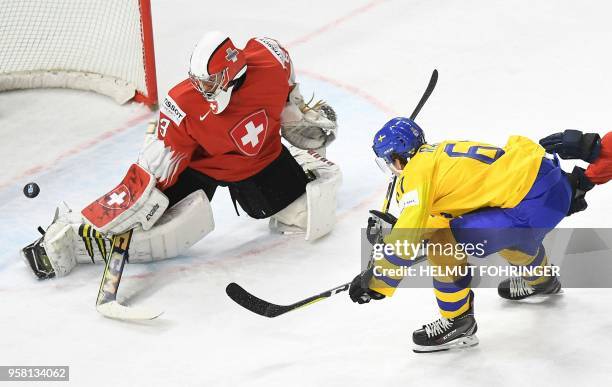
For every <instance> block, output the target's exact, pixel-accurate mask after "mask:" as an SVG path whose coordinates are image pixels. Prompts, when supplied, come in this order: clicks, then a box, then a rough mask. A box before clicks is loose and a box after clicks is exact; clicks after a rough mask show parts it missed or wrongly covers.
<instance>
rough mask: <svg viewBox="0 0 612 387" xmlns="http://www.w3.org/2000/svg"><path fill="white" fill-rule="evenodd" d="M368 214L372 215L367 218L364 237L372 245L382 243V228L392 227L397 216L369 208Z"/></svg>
mask: <svg viewBox="0 0 612 387" xmlns="http://www.w3.org/2000/svg"><path fill="white" fill-rule="evenodd" d="M370 214H372V216H370V217H369V218H368V227H367V228H366V237H367V238H368V241H369V242H370V243H371V244H372V245H375V244H377V243H383V230H384V229H391V228H393V226H395V222H397V218H396V217H395V216H393V215H391V214H390V213H388V212H381V211H376V210H370Z"/></svg>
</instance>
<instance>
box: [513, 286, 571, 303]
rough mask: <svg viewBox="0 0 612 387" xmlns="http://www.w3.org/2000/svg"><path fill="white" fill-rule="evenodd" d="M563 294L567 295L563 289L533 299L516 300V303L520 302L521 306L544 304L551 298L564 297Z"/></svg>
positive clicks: (538, 295)
mask: <svg viewBox="0 0 612 387" xmlns="http://www.w3.org/2000/svg"><path fill="white" fill-rule="evenodd" d="M563 294H565V291H564V290H563V289H561V290H559V291H558V292H557V293H547V294H535V295H533V296H531V297H527V298H523V299H522V300H516V301H514V302H519V303H521V304H541V303H543V302H546V300H550V299H551V298H554V297H558V296H562V295H563ZM510 301H512V300H510Z"/></svg>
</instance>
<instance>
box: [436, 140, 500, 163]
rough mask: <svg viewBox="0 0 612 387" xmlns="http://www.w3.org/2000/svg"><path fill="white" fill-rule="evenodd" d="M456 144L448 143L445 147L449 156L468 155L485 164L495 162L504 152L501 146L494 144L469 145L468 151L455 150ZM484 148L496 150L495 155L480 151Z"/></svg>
mask: <svg viewBox="0 0 612 387" xmlns="http://www.w3.org/2000/svg"><path fill="white" fill-rule="evenodd" d="M455 145H456V144H447V145H446V147H444V152H445V153H446V154H447V155H448V156H449V157H467V158H470V159H474V160H478V161H480V162H483V163H485V164H493V162H495V160H497V159H498V158H500V157H501V156H502V155H503V154H504V153H506V152H504V150H503V149H500V148H496V147H494V146H485V145H473V146H471V147H469V149H468V151H467V152H455V151H454V149H455ZM482 150H489V151H491V150H494V151H495V155H493V157H489V156H487V155H485V154H483V153H480V151H482Z"/></svg>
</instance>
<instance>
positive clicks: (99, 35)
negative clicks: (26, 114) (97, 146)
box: [0, 0, 157, 107]
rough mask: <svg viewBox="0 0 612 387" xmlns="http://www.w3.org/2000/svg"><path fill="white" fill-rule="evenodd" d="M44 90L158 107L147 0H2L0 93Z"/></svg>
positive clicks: (149, 12)
mask: <svg viewBox="0 0 612 387" xmlns="http://www.w3.org/2000/svg"><path fill="white" fill-rule="evenodd" d="M45 87H61V88H71V89H82V90H91V91H95V92H97V93H101V94H105V95H108V96H110V97H111V98H113V99H114V100H115V101H117V102H118V103H125V102H127V101H129V100H135V101H138V102H142V103H145V104H147V105H149V106H151V107H155V106H156V105H157V81H156V76H155V53H154V48H153V27H152V22H151V4H150V0H2V5H1V6H0V91H4V90H15V89H29V88H45Z"/></svg>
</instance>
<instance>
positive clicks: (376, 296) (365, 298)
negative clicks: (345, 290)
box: [349, 266, 385, 304]
mask: <svg viewBox="0 0 612 387" xmlns="http://www.w3.org/2000/svg"><path fill="white" fill-rule="evenodd" d="M373 275H374V267H373V266H372V267H370V268H368V269H367V270H364V271H362V272H361V273H359V275H358V276H357V277H355V278H354V279H353V282H351V286H350V287H349V296H350V297H351V300H352V301H353V302H356V303H358V304H367V303H368V302H370V300H382V299H383V298H385V296H384V295H383V294H380V293H378V292H376V291H374V290H372V289H370V287H369V286H368V285H369V283H370V279H371V278H372V276H373Z"/></svg>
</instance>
